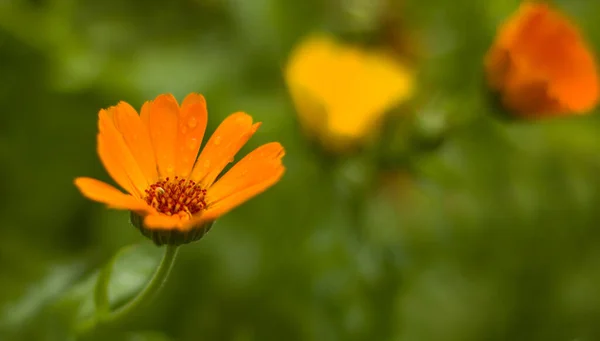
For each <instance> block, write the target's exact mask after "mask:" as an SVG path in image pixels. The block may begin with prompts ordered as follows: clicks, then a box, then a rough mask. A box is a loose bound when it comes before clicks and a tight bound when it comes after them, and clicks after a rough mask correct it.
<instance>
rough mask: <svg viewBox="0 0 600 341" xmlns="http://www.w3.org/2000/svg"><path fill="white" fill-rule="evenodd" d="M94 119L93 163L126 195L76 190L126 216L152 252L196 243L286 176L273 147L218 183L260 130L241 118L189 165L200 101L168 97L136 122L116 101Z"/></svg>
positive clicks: (198, 130)
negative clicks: (125, 212)
mask: <svg viewBox="0 0 600 341" xmlns="http://www.w3.org/2000/svg"><path fill="white" fill-rule="evenodd" d="M98 116H99V120H98V126H99V134H98V154H99V156H100V160H101V161H102V163H103V165H104V167H105V168H106V170H107V172H108V173H109V174H110V176H111V177H112V178H113V179H114V180H115V182H116V183H117V184H119V185H120V186H121V187H122V188H123V189H124V190H125V191H127V192H128V193H129V194H124V193H122V192H121V191H119V190H117V189H116V188H114V187H112V186H110V185H108V184H106V183H104V182H101V181H98V180H95V179H91V178H85V177H80V178H77V179H76V180H75V184H76V186H77V187H78V188H79V190H80V191H81V193H83V195H84V196H86V197H88V198H89V199H92V200H95V201H98V202H101V203H104V204H107V205H108V206H109V207H111V208H115V209H123V210H130V211H131V212H132V222H134V224H135V225H138V226H137V227H138V228H140V229H141V230H142V232H143V233H144V234H145V235H146V236H149V237H151V238H152V239H154V241H155V243H157V244H159V245H160V244H172V243H178V244H182V243H187V242H190V241H192V240H196V239H198V238H200V237H201V236H202V235H203V234H204V232H205V231H201V230H204V229H205V228H206V227H207V226H210V224H211V223H212V221H214V220H215V219H216V218H218V217H219V216H221V215H223V214H224V213H226V212H228V211H230V210H231V209H233V208H235V207H236V206H238V205H240V204H241V203H243V202H245V201H246V200H248V199H250V198H252V197H254V196H255V195H257V194H259V193H261V192H263V191H264V190H266V189H267V188H269V187H270V186H272V185H274V184H275V183H276V182H277V181H279V179H280V178H281V176H282V175H283V173H284V171H285V168H284V166H283V165H282V162H281V159H282V157H283V155H284V149H283V147H282V146H281V145H280V144H279V143H277V142H273V143H267V144H265V145H263V146H261V147H258V148H257V149H255V150H254V151H252V152H251V153H249V154H248V155H247V156H246V157H244V158H243V159H242V160H241V161H239V162H238V163H237V164H236V165H234V166H233V167H232V168H231V169H230V170H229V171H228V172H227V173H226V174H225V175H223V176H222V177H221V178H220V179H218V180H217V177H218V176H219V174H220V173H221V172H222V171H223V169H224V168H225V166H226V165H227V164H229V163H230V162H232V161H233V158H234V156H235V155H236V153H237V152H238V151H239V150H240V149H241V148H242V146H243V145H244V144H245V143H246V142H247V141H248V139H250V137H251V136H252V135H253V134H254V132H256V130H257V129H258V127H259V126H260V123H254V124H253V122H252V117H250V116H249V115H247V114H245V113H242V112H238V113H234V114H232V115H230V116H229V117H227V118H226V119H225V120H224V121H223V122H222V123H221V125H220V126H219V127H218V128H217V130H216V131H215V132H214V134H213V135H212V137H211V138H210V139H209V140H208V142H207V143H206V145H205V146H204V148H203V149H202V152H201V153H200V155H199V156H198V157H197V159H196V156H197V155H198V152H199V150H200V144H201V142H202V138H203V137H204V132H205V129H206V124H207V110H206V101H205V99H204V97H203V96H202V95H199V94H194V93H192V94H190V95H188V96H187V97H186V98H185V99H184V100H183V102H182V103H181V106H180V105H179V104H178V103H177V100H176V99H175V98H174V97H173V96H172V95H170V94H167V95H160V96H158V97H156V99H155V100H154V101H148V102H146V103H145V104H144V105H143V106H142V109H141V113H140V115H138V113H137V111H136V110H135V109H134V108H133V107H132V106H131V105H129V104H127V103H125V102H120V103H119V104H117V105H116V106H113V107H110V108H108V109H106V110H104V109H103V110H100V113H99V115H98ZM136 222H137V224H136Z"/></svg>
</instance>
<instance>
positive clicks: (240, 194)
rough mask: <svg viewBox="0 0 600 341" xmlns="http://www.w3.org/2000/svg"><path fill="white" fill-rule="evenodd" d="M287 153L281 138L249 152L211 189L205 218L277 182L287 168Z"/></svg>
mask: <svg viewBox="0 0 600 341" xmlns="http://www.w3.org/2000/svg"><path fill="white" fill-rule="evenodd" d="M284 155H285V151H284V149H283V147H282V146H281V144H279V143H277V142H272V143H267V144H265V145H262V146H260V147H258V148H256V149H255V150H254V151H252V152H251V153H250V154H248V155H246V157H244V158H243V159H242V160H241V161H240V162H238V163H237V164H236V165H235V166H233V167H232V168H231V169H230V170H229V172H227V173H226V174H225V175H223V177H221V178H220V179H219V181H217V182H216V183H215V184H214V185H213V186H212V187H210V188H209V189H208V193H207V196H206V201H207V203H208V207H209V208H208V210H207V211H206V212H204V213H203V216H204V219H207V220H211V219H215V218H217V217H218V216H220V215H222V214H224V213H226V212H228V211H230V210H231V209H233V208H234V207H236V206H238V205H240V204H241V203H243V202H245V201H246V200H248V199H250V198H252V197H254V196H255V195H257V194H259V193H261V192H263V191H265V190H266V189H267V188H269V187H271V186H272V185H274V184H275V183H276V182H277V181H279V179H280V178H281V176H282V175H283V173H284V172H285V167H284V166H283V165H282V163H281V159H282V157H283V156H284Z"/></svg>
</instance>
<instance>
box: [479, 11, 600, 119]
mask: <svg viewBox="0 0 600 341" xmlns="http://www.w3.org/2000/svg"><path fill="white" fill-rule="evenodd" d="M485 69H486V74H487V81H488V84H489V86H490V87H491V88H492V89H493V90H495V91H497V92H498V93H499V96H500V99H501V101H502V104H503V105H504V106H505V107H506V108H507V109H509V110H510V111H512V112H515V113H517V114H519V115H523V116H530V117H539V116H545V115H564V114H572V113H585V112H588V111H590V110H592V109H593V108H594V106H595V105H596V103H597V101H598V75H597V70H596V63H595V60H594V57H593V55H592V52H591V49H590V47H589V46H588V45H587V44H586V43H585V41H584V40H583V38H582V36H581V35H580V33H579V32H578V29H577V27H576V26H575V25H574V24H573V23H572V22H570V20H569V19H568V18H566V17H565V16H564V15H563V14H562V13H560V12H559V11H557V10H555V9H551V8H550V7H549V6H548V5H547V4H544V3H538V2H527V1H526V2H524V3H522V4H521V6H520V8H519V10H518V11H517V12H516V13H515V14H514V15H513V16H512V17H510V18H509V19H508V20H507V21H506V22H505V23H504V24H503V25H501V26H500V27H499V29H498V33H497V37H496V40H495V42H494V44H493V45H492V47H491V48H490V50H489V51H488V53H487V55H486V57H485Z"/></svg>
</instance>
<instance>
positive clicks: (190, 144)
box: [188, 137, 198, 150]
mask: <svg viewBox="0 0 600 341" xmlns="http://www.w3.org/2000/svg"><path fill="white" fill-rule="evenodd" d="M197 146H198V139H197V138H195V137H192V138H191V139H190V141H189V142H188V148H190V149H192V150H193V149H196V147H197Z"/></svg>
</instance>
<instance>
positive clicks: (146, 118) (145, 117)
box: [140, 101, 152, 142]
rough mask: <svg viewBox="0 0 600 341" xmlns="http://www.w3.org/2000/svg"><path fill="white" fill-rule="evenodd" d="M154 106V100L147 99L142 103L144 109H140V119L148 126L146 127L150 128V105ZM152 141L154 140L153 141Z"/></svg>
mask: <svg viewBox="0 0 600 341" xmlns="http://www.w3.org/2000/svg"><path fill="white" fill-rule="evenodd" d="M151 106H152V101H146V102H144V104H143V105H142V109H140V120H141V121H142V123H143V124H144V126H146V129H150V128H149V127H150V107H151ZM151 142H152V141H151Z"/></svg>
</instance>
